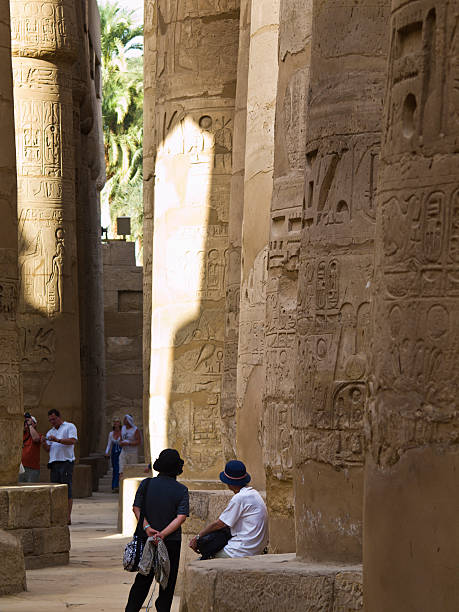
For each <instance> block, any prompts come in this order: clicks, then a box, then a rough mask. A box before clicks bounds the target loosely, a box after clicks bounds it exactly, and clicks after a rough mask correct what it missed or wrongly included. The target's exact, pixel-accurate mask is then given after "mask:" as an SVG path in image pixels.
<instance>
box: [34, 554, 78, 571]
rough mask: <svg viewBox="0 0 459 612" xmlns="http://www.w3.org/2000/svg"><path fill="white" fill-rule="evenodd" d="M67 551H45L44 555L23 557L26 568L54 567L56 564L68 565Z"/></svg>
mask: <svg viewBox="0 0 459 612" xmlns="http://www.w3.org/2000/svg"><path fill="white" fill-rule="evenodd" d="M68 562H69V553H68V552H61V553H47V554H45V555H39V556H35V555H34V556H31V557H26V558H25V567H26V569H27V570H34V569H41V568H43V567H54V566H57V565H68Z"/></svg>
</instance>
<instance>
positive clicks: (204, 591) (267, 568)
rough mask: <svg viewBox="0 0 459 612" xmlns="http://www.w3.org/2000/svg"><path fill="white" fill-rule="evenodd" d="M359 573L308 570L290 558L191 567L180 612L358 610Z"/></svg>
mask: <svg viewBox="0 0 459 612" xmlns="http://www.w3.org/2000/svg"><path fill="white" fill-rule="evenodd" d="M361 583H362V572H361V567H359V566H354V567H340V566H333V565H328V566H327V565H310V564H306V563H300V562H298V561H296V560H295V557H294V555H264V556H261V557H250V558H247V559H232V560H226V559H219V560H213V561H195V562H194V563H191V564H190V565H188V567H187V569H186V573H185V578H184V592H183V594H182V598H181V606H180V610H181V612H201V611H202V610H214V611H217V610H218V612H239V611H240V610H246V609H253V610H266V612H291V611H293V612H295V611H298V612H300V611H301V612H303V611H304V610H306V609H307V610H308V612H323V611H325V610H327V611H330V612H332V611H333V612H351V611H354V610H363V605H362V591H361Z"/></svg>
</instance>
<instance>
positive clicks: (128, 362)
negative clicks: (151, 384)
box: [103, 240, 145, 455]
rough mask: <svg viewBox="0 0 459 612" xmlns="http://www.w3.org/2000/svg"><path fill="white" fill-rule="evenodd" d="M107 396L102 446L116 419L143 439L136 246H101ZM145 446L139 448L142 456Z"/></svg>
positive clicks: (140, 300) (112, 243)
mask: <svg viewBox="0 0 459 612" xmlns="http://www.w3.org/2000/svg"><path fill="white" fill-rule="evenodd" d="M103 257H104V308H105V311H104V320H105V355H106V362H105V364H106V382H107V386H106V389H107V394H106V405H105V422H104V427H103V429H104V436H103V440H104V444H106V443H107V436H108V433H109V431H111V429H112V426H113V421H114V419H115V418H119V419H123V416H124V415H125V414H126V413H129V414H131V415H132V416H133V417H134V421H135V424H136V425H137V427H138V428H139V429H140V431H141V434H142V439H143V438H144V428H143V415H142V392H143V390H142V308H143V292H142V267H140V266H136V261H135V244H134V243H133V242H124V241H123V240H109V241H108V242H106V243H105V244H104V245H103ZM144 448H145V446H144V444H143V445H142V446H141V447H140V450H139V454H140V455H142V454H143V450H144Z"/></svg>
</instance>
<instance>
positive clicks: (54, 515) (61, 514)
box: [49, 485, 68, 527]
mask: <svg viewBox="0 0 459 612" xmlns="http://www.w3.org/2000/svg"><path fill="white" fill-rule="evenodd" d="M49 495H50V503H51V526H52V527H55V526H56V525H65V524H66V523H67V518H68V497H67V487H66V486H65V485H54V486H52V487H50V489H49Z"/></svg>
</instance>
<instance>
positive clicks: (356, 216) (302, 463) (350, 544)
mask: <svg viewBox="0 0 459 612" xmlns="http://www.w3.org/2000/svg"><path fill="white" fill-rule="evenodd" d="M388 9H389V2H388V0H378V1H377V2H373V1H372V0H371V1H370V0H367V1H364V2H360V3H359V4H358V5H356V6H354V5H353V6H351V5H350V4H349V3H348V2H344V1H335V0H330V2H327V1H326V2H320V3H314V8H313V17H312V19H313V22H312V23H313V27H312V48H311V69H310V93H309V109H308V118H307V125H306V161H307V165H306V173H305V179H306V180H305V189H304V211H303V227H304V229H303V232H302V242H301V251H300V271H299V283H298V316H297V322H296V326H297V334H298V359H297V369H296V378H297V383H296V403H295V408H294V413H293V419H292V420H293V426H294V428H295V432H294V462H295V467H296V470H297V471H296V476H295V483H296V488H295V516H296V535H297V553H298V555H299V556H300V557H301V558H307V559H310V560H315V561H324V562H325V561H328V562H329V561H338V562H358V561H359V560H360V559H361V555H362V502H363V462H364V441H363V416H364V407H365V401H366V397H367V384H366V380H367V377H368V373H369V368H368V350H369V340H370V333H369V332H370V330H369V316H370V289H371V280H372V276H373V238H374V218H375V185H376V176H377V174H376V171H377V160H378V153H379V146H380V128H381V107H382V96H383V83H384V81H385V74H386V55H387V42H388V35H387V34H388V32H387V27H386V24H387V18H388ZM337 33H339V34H337ZM357 33H358V34H357Z"/></svg>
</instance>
